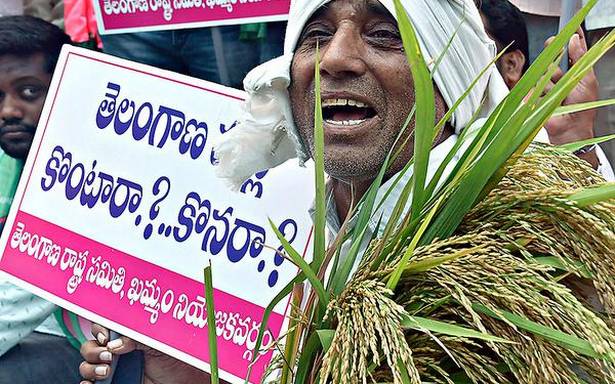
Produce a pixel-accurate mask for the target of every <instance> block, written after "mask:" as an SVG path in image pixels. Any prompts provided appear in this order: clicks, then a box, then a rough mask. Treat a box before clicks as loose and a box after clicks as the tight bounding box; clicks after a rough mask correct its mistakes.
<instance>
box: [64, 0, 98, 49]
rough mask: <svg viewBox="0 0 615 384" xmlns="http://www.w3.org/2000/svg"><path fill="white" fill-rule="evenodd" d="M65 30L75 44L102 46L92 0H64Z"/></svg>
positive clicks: (85, 46)
mask: <svg viewBox="0 0 615 384" xmlns="http://www.w3.org/2000/svg"><path fill="white" fill-rule="evenodd" d="M64 31H65V32H66V34H67V35H69V36H70V38H71V40H72V41H73V43H74V44H75V45H78V46H81V47H84V48H89V49H101V48H102V41H101V40H100V36H99V34H98V27H97V23H96V15H95V13H94V4H93V3H92V1H84V0H64Z"/></svg>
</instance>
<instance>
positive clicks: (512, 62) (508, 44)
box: [479, 0, 530, 88]
mask: <svg viewBox="0 0 615 384" xmlns="http://www.w3.org/2000/svg"><path fill="white" fill-rule="evenodd" d="M479 4H480V13H481V17H482V19H483V23H484V24H485V29H486V30H487V34H488V35H489V36H490V37H491V38H492V39H493V41H495V45H496V46H497V47H498V52H501V51H502V50H503V49H504V48H506V52H505V53H504V54H502V56H501V57H500V59H499V60H498V61H497V63H496V65H497V67H498V70H499V71H500V74H501V75H502V78H503V79H504V82H505V83H506V85H507V86H508V88H512V87H514V86H515V84H517V82H519V80H520V79H521V76H523V74H524V73H525V71H527V69H528V68H529V66H530V60H529V59H530V52H529V42H528V35H527V27H526V25H525V20H524V19H523V14H522V13H521V11H520V10H519V9H518V8H517V7H515V5H514V4H512V3H511V2H510V1H508V0H481V1H480V3H479Z"/></svg>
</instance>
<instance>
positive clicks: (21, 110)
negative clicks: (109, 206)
mask: <svg viewBox="0 0 615 384" xmlns="http://www.w3.org/2000/svg"><path fill="white" fill-rule="evenodd" d="M68 43H70V40H69V38H68V36H66V35H65V34H64V33H63V32H62V31H61V30H60V29H59V28H58V27H56V26H54V25H53V24H50V23H48V22H46V21H43V20H40V19H36V18H34V17H30V16H7V17H0V148H2V151H3V153H2V156H1V157H0V160H2V159H4V160H2V161H1V162H0V164H4V165H6V162H7V161H10V160H9V158H10V159H13V161H12V162H11V164H12V167H13V168H12V169H13V173H12V175H11V177H7V176H8V175H7V174H6V173H4V174H3V176H4V177H3V178H2V179H0V184H2V186H3V187H6V185H8V184H10V186H9V187H8V188H2V189H1V190H2V191H4V192H6V193H8V195H4V196H2V198H3V199H5V200H7V201H10V199H12V194H13V193H14V191H15V186H16V183H17V180H18V179H19V176H20V172H21V165H22V164H23V161H24V160H25V159H26V157H27V155H28V152H29V150H30V146H31V145H32V139H33V138H34V132H35V130H36V126H37V124H38V120H39V118H40V115H41V112H42V109H43V104H44V102H45V96H46V94H47V89H48V87H49V83H50V81H51V75H52V72H53V69H54V67H55V65H56V62H57V59H58V55H59V53H60V49H61V47H62V45H63V44H68ZM3 215H6V212H4V214H3ZM55 310H56V307H55V306H54V305H53V304H51V303H48V302H46V301H45V300H42V299H40V298H38V297H36V296H34V295H32V294H30V293H28V292H26V291H24V290H21V289H19V288H17V287H15V286H13V285H11V284H9V283H6V282H3V281H0V383H9V382H10V383H19V384H21V383H24V384H26V383H27V384H34V383H41V382H47V383H69V382H75V381H76V380H78V374H77V371H76V369H75V367H76V364H78V357H79V355H78V353H77V351H76V350H75V349H74V348H73V347H72V346H71V345H70V344H69V343H68V341H67V340H66V338H65V337H63V333H62V331H61V330H60V329H59V327H58V324H57V323H56V322H55V319H54V318H53V316H50V315H52V313H53V312H54V311H55ZM46 319H47V320H46ZM41 323H42V324H41ZM33 331H34V332H33Z"/></svg>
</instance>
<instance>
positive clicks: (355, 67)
mask: <svg viewBox="0 0 615 384" xmlns="http://www.w3.org/2000/svg"><path fill="white" fill-rule="evenodd" d="M321 52H322V53H321V55H322V56H321V61H320V70H321V73H322V74H323V75H324V74H328V75H330V76H333V77H336V78H341V77H345V76H361V75H363V74H364V73H365V71H366V69H367V65H366V63H365V58H364V52H363V44H362V37H361V33H360V31H357V30H355V29H354V28H352V27H351V26H341V27H340V28H338V30H337V31H336V32H335V35H333V37H332V38H331V40H330V41H329V43H328V44H327V45H326V46H325V47H324V49H323V50H322V51H321Z"/></svg>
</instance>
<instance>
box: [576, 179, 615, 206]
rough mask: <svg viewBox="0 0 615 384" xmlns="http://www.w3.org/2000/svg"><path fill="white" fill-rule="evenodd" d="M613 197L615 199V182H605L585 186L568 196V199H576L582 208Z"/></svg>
mask: <svg viewBox="0 0 615 384" xmlns="http://www.w3.org/2000/svg"><path fill="white" fill-rule="evenodd" d="M612 199H615V183H605V184H600V185H598V186H595V187H589V188H585V189H583V190H581V191H579V192H575V193H574V194H572V195H570V196H568V200H571V201H574V202H575V203H576V204H577V205H578V206H579V207H582V208H583V207H587V206H589V205H593V204H596V203H600V202H602V201H607V200H612Z"/></svg>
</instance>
